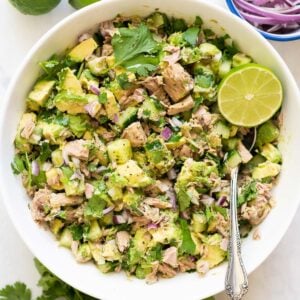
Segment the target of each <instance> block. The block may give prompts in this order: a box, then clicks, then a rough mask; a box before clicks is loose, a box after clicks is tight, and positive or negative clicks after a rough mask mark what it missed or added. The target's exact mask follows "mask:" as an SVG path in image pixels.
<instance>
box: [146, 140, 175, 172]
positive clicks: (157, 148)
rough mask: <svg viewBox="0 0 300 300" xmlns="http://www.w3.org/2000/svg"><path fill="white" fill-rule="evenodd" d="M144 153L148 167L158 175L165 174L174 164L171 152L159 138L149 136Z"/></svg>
mask: <svg viewBox="0 0 300 300" xmlns="http://www.w3.org/2000/svg"><path fill="white" fill-rule="evenodd" d="M145 151H146V155H147V158H148V161H149V163H150V167H151V168H153V169H154V170H155V172H157V173H158V174H161V175H162V174H164V173H167V172H168V171H169V170H170V169H171V168H172V167H173V166H174V164H175V160H174V158H173V156H172V153H171V151H170V150H169V149H168V148H167V146H166V145H165V143H164V141H163V139H161V138H160V137H155V136H150V137H149V138H148V140H147V143H146V145H145Z"/></svg>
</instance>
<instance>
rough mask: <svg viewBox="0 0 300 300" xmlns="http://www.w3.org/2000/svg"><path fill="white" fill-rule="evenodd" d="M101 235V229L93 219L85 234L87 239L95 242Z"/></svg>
mask: <svg viewBox="0 0 300 300" xmlns="http://www.w3.org/2000/svg"><path fill="white" fill-rule="evenodd" d="M101 237H102V231H101V228H100V226H99V224H98V221H97V220H93V221H92V222H91V224H90V229H89V232H88V234H87V239H88V240H89V241H91V242H97V241H99V240H100V238H101Z"/></svg>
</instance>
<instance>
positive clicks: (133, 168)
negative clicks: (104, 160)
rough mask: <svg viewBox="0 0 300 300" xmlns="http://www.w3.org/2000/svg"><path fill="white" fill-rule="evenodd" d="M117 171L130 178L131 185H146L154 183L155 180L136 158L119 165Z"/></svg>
mask: <svg viewBox="0 0 300 300" xmlns="http://www.w3.org/2000/svg"><path fill="white" fill-rule="evenodd" d="M116 171H117V172H118V173H119V174H120V175H121V176H123V177H125V178H126V179H127V180H128V186H129V187H145V186H148V185H150V184H152V183H153V180H152V179H151V178H150V177H149V176H148V175H147V174H146V173H145V172H144V171H143V170H142V169H141V168H140V167H139V166H138V164H137V163H136V161H134V160H129V161H128V162H127V163H125V164H123V165H119V166H118V167H117V169H116Z"/></svg>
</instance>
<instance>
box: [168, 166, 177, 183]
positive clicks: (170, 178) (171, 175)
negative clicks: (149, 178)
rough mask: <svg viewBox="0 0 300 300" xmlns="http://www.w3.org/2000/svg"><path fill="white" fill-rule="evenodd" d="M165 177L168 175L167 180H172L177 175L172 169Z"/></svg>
mask: <svg viewBox="0 0 300 300" xmlns="http://www.w3.org/2000/svg"><path fill="white" fill-rule="evenodd" d="M167 175H168V179H169V180H174V179H176V178H177V173H176V171H175V169H174V168H172V169H171V170H169V171H168V173H167Z"/></svg>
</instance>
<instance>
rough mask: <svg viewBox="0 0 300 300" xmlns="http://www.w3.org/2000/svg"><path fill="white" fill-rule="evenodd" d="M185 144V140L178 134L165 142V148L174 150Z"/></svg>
mask: <svg viewBox="0 0 300 300" xmlns="http://www.w3.org/2000/svg"><path fill="white" fill-rule="evenodd" d="M185 143H186V138H185V137H184V136H182V135H181V134H180V133H177V134H173V135H172V136H171V137H170V139H168V141H167V142H166V146H167V148H168V149H171V150H173V149H176V148H179V147H181V146H182V145H184V144H185Z"/></svg>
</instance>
